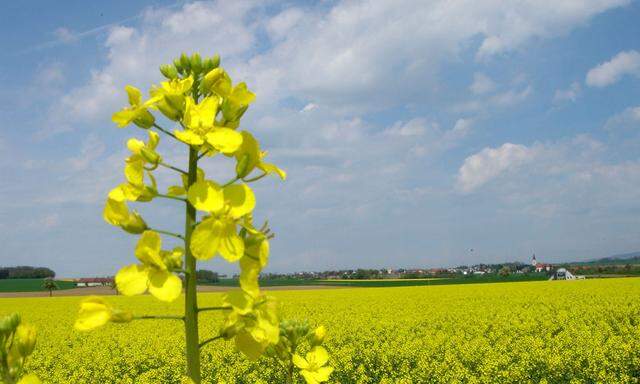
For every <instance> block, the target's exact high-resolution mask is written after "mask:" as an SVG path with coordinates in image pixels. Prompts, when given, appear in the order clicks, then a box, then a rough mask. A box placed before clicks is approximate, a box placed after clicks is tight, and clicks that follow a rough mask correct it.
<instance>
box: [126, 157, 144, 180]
mask: <svg viewBox="0 0 640 384" xmlns="http://www.w3.org/2000/svg"><path fill="white" fill-rule="evenodd" d="M124 175H125V177H126V178H127V181H128V182H129V183H131V184H132V185H134V186H137V187H141V186H143V185H144V159H142V157H139V156H132V157H130V158H129V159H127V164H126V165H125V166H124Z"/></svg>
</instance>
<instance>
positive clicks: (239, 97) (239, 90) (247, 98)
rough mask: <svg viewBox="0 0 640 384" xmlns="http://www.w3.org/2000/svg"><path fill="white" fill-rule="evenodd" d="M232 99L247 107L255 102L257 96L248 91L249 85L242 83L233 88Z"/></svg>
mask: <svg viewBox="0 0 640 384" xmlns="http://www.w3.org/2000/svg"><path fill="white" fill-rule="evenodd" d="M231 98H232V99H233V101H234V102H235V103H238V104H244V105H247V104H250V103H252V102H253V100H255V98H256V95H255V94H254V93H253V92H251V91H249V89H247V84H245V83H244V82H242V83H239V84H238V85H236V86H235V87H233V92H232V95H231Z"/></svg>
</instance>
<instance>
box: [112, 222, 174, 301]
mask: <svg viewBox="0 0 640 384" xmlns="http://www.w3.org/2000/svg"><path fill="white" fill-rule="evenodd" d="M161 247H162V239H161V238H160V235H159V234H158V233H157V232H154V231H144V232H143V233H142V236H140V240H138V244H137V245H136V250H135V255H136V257H137V258H138V260H140V261H141V262H142V264H130V265H127V266H126V267H123V268H122V269H120V271H118V273H117V274H116V278H115V281H116V287H117V288H118V291H120V292H121V293H122V294H123V295H125V296H133V295H140V294H142V293H144V292H146V291H147V290H148V291H149V293H151V294H152V295H153V296H155V297H156V298H157V299H159V300H162V301H173V300H175V299H176V298H177V297H178V296H180V293H181V292H182V280H180V278H179V277H178V276H176V275H174V274H173V273H172V272H171V270H172V269H176V268H180V266H181V265H180V263H181V258H180V257H181V256H182V254H183V250H182V249H181V248H175V249H174V250H173V251H163V250H162V249H161Z"/></svg>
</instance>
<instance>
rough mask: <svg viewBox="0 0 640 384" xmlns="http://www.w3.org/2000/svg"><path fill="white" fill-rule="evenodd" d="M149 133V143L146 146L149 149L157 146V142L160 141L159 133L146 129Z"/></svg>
mask: <svg viewBox="0 0 640 384" xmlns="http://www.w3.org/2000/svg"><path fill="white" fill-rule="evenodd" d="M147 132H148V133H149V143H148V144H147V147H148V148H149V149H156V148H157V147H158V143H160V135H159V134H158V133H157V132H154V131H151V130H149V131H147Z"/></svg>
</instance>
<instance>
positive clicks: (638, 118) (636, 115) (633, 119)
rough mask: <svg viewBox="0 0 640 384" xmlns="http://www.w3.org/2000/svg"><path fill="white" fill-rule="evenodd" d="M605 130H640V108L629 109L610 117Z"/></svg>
mask: <svg viewBox="0 0 640 384" xmlns="http://www.w3.org/2000/svg"><path fill="white" fill-rule="evenodd" d="M604 127H605V129H609V130H612V129H619V128H640V106H636V107H629V108H627V109H625V110H624V111H622V112H620V113H618V114H616V115H614V116H612V117H610V118H609V119H607V122H606V123H605V124H604Z"/></svg>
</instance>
